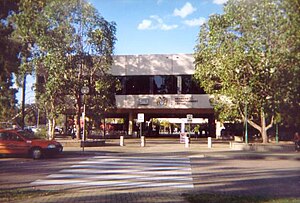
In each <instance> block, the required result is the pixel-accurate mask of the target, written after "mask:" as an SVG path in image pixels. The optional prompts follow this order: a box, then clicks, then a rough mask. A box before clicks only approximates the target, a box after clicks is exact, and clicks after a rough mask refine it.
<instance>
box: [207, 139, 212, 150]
mask: <svg viewBox="0 0 300 203" xmlns="http://www.w3.org/2000/svg"><path fill="white" fill-rule="evenodd" d="M207 147H208V148H212V140H211V137H208V138H207Z"/></svg>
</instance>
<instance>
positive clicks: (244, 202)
mask: <svg viewBox="0 0 300 203" xmlns="http://www.w3.org/2000/svg"><path fill="white" fill-rule="evenodd" d="M184 196H185V199H186V200H187V201H188V202H191V203H299V202H300V199H296V198H269V197H259V196H244V195H229V194H217V193H204V194H184Z"/></svg>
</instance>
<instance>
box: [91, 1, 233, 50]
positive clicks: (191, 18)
mask: <svg viewBox="0 0 300 203" xmlns="http://www.w3.org/2000/svg"><path fill="white" fill-rule="evenodd" d="M88 1H89V2H90V3H91V4H92V5H94V7H96V9H97V10H98V11H99V12H100V14H101V15H102V16H103V17H104V18H105V19H106V20H107V21H110V22H111V21H114V22H115V23H116V24H117V32H116V37H117V42H116V45H115V54H117V55H123V54H125V55H127V54H175V53H193V52H194V47H195V45H196V41H197V36H198V34H199V31H200V25H201V24H203V23H204V22H205V21H207V19H208V18H209V16H210V15H211V14H215V13H222V7H223V4H224V3H225V2H226V1H227V0H88Z"/></svg>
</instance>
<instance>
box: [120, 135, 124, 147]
mask: <svg viewBox="0 0 300 203" xmlns="http://www.w3.org/2000/svg"><path fill="white" fill-rule="evenodd" d="M120 146H121V147H123V146H124V136H123V135H121V136H120Z"/></svg>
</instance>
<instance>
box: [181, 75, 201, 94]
mask: <svg viewBox="0 0 300 203" xmlns="http://www.w3.org/2000/svg"><path fill="white" fill-rule="evenodd" d="M181 79H182V91H181V93H182V94H205V91H204V89H203V88H201V87H200V85H199V82H198V81H196V80H195V78H194V77H193V76H192V75H182V76H181Z"/></svg>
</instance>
